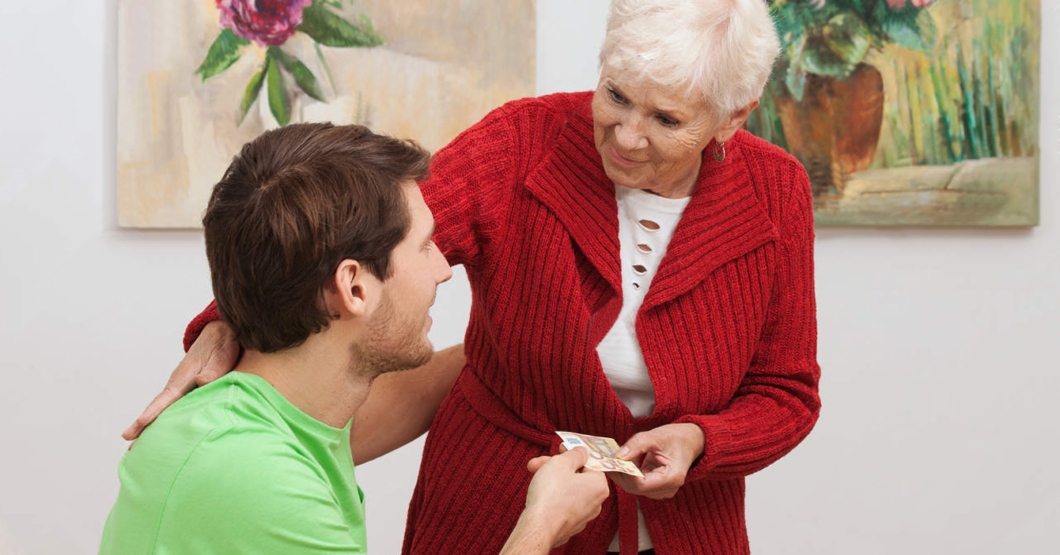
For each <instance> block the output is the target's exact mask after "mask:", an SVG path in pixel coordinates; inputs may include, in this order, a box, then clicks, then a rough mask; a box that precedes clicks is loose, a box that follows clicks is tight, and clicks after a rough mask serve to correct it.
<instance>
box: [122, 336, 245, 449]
mask: <svg viewBox="0 0 1060 555" xmlns="http://www.w3.org/2000/svg"><path fill="white" fill-rule="evenodd" d="M239 354H240V348H239V343H237V342H236V338H235V334H234V333H233V332H232V328H230V327H229V326H228V324H226V323H224V322H222V321H220V320H218V321H215V322H210V323H209V324H207V325H206V327H205V328H203V330H202V333H201V334H199V338H198V339H196V340H195V343H193V344H192V346H191V349H188V353H187V354H186V355H184V358H183V359H182V360H181V361H180V364H178V365H177V368H176V370H173V373H172V374H170V376H169V381H168V382H166V387H164V388H163V389H162V392H161V393H159V394H158V395H157V396H156V397H155V398H154V400H153V401H151V404H149V405H147V408H146V409H144V412H143V414H141V415H140V416H139V417H138V418H137V419H136V422H133V423H132V425H131V426H129V428H128V429H126V430H125V431H124V432H122V434H121V437H123V438H125V439H126V440H129V441H132V440H134V439H136V438H138V437H140V434H141V433H142V432H143V431H144V428H146V427H147V425H148V424H150V423H152V422H154V421H155V418H158V415H159V414H162V411H163V410H165V409H166V407H168V406H169V405H172V404H173V403H175V402H177V399H180V398H181V397H183V396H184V395H185V394H187V393H188V392H189V391H191V390H192V389H195V388H196V387H198V386H201V385H206V384H208V383H210V382H212V381H214V380H216V379H217V378H220V377H221V376H223V375H225V374H227V373H228V372H229V371H231V370H232V368H235V365H236V362H237V361H238V360H239Z"/></svg>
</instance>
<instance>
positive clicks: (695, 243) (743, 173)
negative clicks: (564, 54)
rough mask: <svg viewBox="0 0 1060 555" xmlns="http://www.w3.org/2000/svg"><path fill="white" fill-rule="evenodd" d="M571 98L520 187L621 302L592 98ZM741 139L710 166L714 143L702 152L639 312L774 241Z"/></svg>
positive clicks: (608, 185)
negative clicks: (543, 208)
mask: <svg viewBox="0 0 1060 555" xmlns="http://www.w3.org/2000/svg"><path fill="white" fill-rule="evenodd" d="M572 97H573V100H574V101H575V103H576V106H575V107H574V109H573V110H570V111H569V112H568V115H569V117H568V119H567V122H566V125H565V127H564V128H563V129H562V130H561V131H560V133H559V135H558V136H557V137H556V139H555V142H554V144H553V145H551V148H550V149H549V154H548V155H547V156H546V157H545V158H544V159H543V160H542V161H541V163H540V164H539V165H538V166H537V167H536V168H533V169H532V170H531V171H530V173H529V174H528V175H527V178H526V182H525V183H526V189H527V190H528V191H529V192H530V193H531V194H533V195H534V196H535V197H537V198H538V200H540V201H541V202H542V203H543V204H545V205H546V206H547V207H548V208H549V209H550V210H551V211H552V213H553V214H555V216H556V218H557V219H558V220H559V221H560V223H562V224H563V226H564V227H565V228H566V229H567V232H568V233H569V234H570V236H571V239H572V240H573V241H574V243H575V244H577V246H578V248H580V249H581V251H582V252H583V253H584V254H585V257H586V259H588V261H589V263H591V264H592V265H593V267H594V268H595V269H596V271H597V272H599V273H600V275H601V276H602V277H603V278H604V279H605V280H606V281H607V283H608V284H610V286H611V288H612V289H613V290H614V291H615V292H616V293H617V294H618V295H619V296H621V294H622V270H621V255H620V246H619V240H618V204H617V202H616V200H615V186H614V183H613V182H612V181H611V180H610V179H609V178H608V177H607V174H606V173H604V167H603V162H602V161H601V159H600V153H599V152H597V150H596V147H595V144H594V142H593V140H592V137H593V122H592V112H591V109H590V99H591V94H588V95H584V96H583V95H572ZM557 111H558V110H557ZM745 134H746V132H745V131H739V132H737V134H736V136H734V137H733V140H731V141H729V142H728V143H727V144H726V151H727V156H726V158H725V160H724V161H723V162H720V163H719V162H716V161H715V160H714V158H713V156H712V155H711V154H710V153H711V152H712V149H713V146H714V144H713V143H711V144H710V145H708V146H707V149H706V150H705V151H704V159H703V164H702V165H701V168H700V172H699V178H698V184H697V185H696V190H695V192H693V194H692V200H691V201H689V204H688V207H687V208H686V209H685V212H684V215H683V216H682V217H681V220H680V222H679V223H678V224H677V229H676V230H675V231H674V237H673V239H672V240H671V241H670V245H669V247H668V248H667V253H666V256H665V257H664V258H663V260H662V262H661V263H660V265H659V270H658V272H657V273H656V275H655V278H654V279H653V280H652V283H651V285H650V287H649V289H648V293H647V295H646V296H645V298H644V302H643V304H642V305H641V310H642V311H643V310H647V309H650V308H651V307H653V306H657V305H660V304H662V303H665V302H667V301H669V300H671V299H673V298H675V297H677V296H679V295H681V294H683V293H685V292H687V291H689V290H690V289H692V288H693V287H694V286H695V285H696V284H697V283H699V282H700V281H702V280H703V279H704V278H706V276H707V275H709V274H710V273H711V272H712V271H714V270H715V269H717V268H718V267H719V266H721V265H722V264H724V263H726V262H728V261H730V260H733V259H735V258H737V257H739V256H741V255H743V254H746V253H748V252H750V251H752V250H754V249H756V248H758V247H759V246H761V245H763V244H765V243H767V242H769V241H772V240H775V239H776V238H777V233H776V229H775V228H774V226H773V224H772V222H770V220H769V218H768V217H767V216H766V212H765V209H764V207H763V206H762V205H761V202H760V201H759V199H758V197H757V196H756V194H755V189H754V185H753V184H752V183H751V177H750V174H749V172H748V171H747V168H746V164H747V161H746V159H745V158H744V156H743V155H742V152H741V150H742V149H741V148H740V145H741V144H742V143H743V141H744V140H746V137H745V136H744V135H745ZM587 138H588V140H587ZM689 267H694V268H695V269H696V270H695V271H694V272H690V271H688V268H689Z"/></svg>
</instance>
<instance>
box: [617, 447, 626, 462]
mask: <svg viewBox="0 0 1060 555" xmlns="http://www.w3.org/2000/svg"><path fill="white" fill-rule="evenodd" d="M628 454H629V449H626V448H625V447H623V448H621V449H619V450H618V451H617V452H615V456H616V457H618V458H620V459H624V458H626V455H628Z"/></svg>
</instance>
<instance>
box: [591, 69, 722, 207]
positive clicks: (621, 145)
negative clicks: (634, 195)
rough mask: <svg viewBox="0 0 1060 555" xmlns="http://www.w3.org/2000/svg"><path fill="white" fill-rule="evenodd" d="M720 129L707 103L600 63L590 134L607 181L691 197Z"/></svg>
mask: <svg viewBox="0 0 1060 555" xmlns="http://www.w3.org/2000/svg"><path fill="white" fill-rule="evenodd" d="M718 127H719V118H718V117H717V116H716V115H715V114H714V113H713V111H712V110H711V108H710V107H709V105H708V104H707V102H706V101H705V100H703V99H701V98H690V97H689V95H687V94H686V93H685V92H684V91H683V90H681V89H678V90H673V89H668V88H666V87H663V86H662V85H659V84H657V83H655V82H653V81H651V80H648V79H644V78H638V77H635V76H632V75H630V74H629V73H628V72H623V71H621V70H616V69H613V68H610V67H608V66H607V65H604V67H603V69H602V70H601V72H600V83H599V85H597V87H596V93H595V94H594V95H593V137H594V140H595V142H596V149H597V150H598V151H599V152H600V157H601V158H603V162H604V171H606V172H607V176H608V177H609V178H611V180H612V181H614V182H615V183H617V184H618V185H621V186H623V187H629V188H631V189H642V190H649V191H651V192H653V193H656V194H658V195H661V196H664V197H670V198H681V197H687V196H691V194H692V190H693V189H694V188H695V183H696V178H697V177H698V175H699V167H700V163H701V160H702V155H703V150H704V149H705V148H706V147H707V145H708V144H710V141H711V139H712V138H713V137H714V134H715V133H717V131H718V129H717V128H718Z"/></svg>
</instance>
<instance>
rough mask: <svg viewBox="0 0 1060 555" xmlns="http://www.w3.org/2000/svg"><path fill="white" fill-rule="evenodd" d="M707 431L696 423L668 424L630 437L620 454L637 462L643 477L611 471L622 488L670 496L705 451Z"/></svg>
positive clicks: (613, 477)
mask: <svg viewBox="0 0 1060 555" xmlns="http://www.w3.org/2000/svg"><path fill="white" fill-rule="evenodd" d="M704 441H705V440H704V438H703V431H702V430H700V429H699V426H696V425H695V424H667V425H665V426H659V427H658V428H655V429H654V430H649V431H647V432H641V433H639V434H636V435H634V436H633V437H631V438H629V441H627V442H626V443H625V445H623V446H622V447H620V448H619V450H618V452H617V453H616V456H618V457H621V458H623V459H626V460H630V461H633V462H634V463H635V464H636V465H637V467H638V468H640V470H641V472H643V473H644V477H643V478H638V477H636V476H629V475H626V474H619V473H617V472H609V473H608V476H609V477H610V478H611V480H612V481H614V482H615V484H617V485H618V487H620V488H622V489H624V490H626V491H627V492H629V493H632V494H634V495H643V496H644V497H649V498H651V499H667V498H670V497H673V496H674V495H676V494H677V490H678V489H680V488H681V486H683V485H684V484H685V477H687V476H688V469H689V468H691V467H692V463H694V462H695V461H696V459H697V458H698V457H699V456H700V455H701V454H703V447H704Z"/></svg>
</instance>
